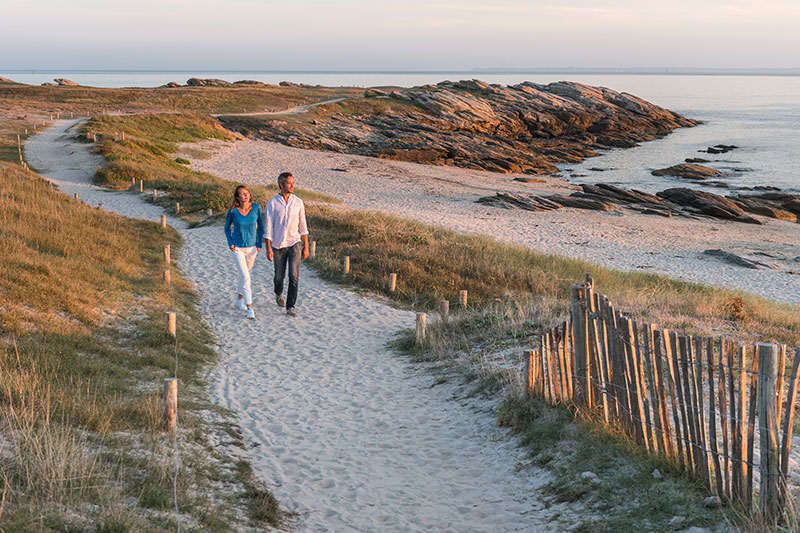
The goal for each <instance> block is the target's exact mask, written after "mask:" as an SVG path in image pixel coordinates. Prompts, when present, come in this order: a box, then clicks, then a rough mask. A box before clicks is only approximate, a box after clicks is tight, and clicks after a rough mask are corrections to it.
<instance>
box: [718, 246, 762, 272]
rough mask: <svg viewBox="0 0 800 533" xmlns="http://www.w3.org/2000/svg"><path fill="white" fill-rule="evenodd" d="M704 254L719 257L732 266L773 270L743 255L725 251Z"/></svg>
mask: <svg viewBox="0 0 800 533" xmlns="http://www.w3.org/2000/svg"><path fill="white" fill-rule="evenodd" d="M703 253H704V254H705V255H710V256H712V257H719V258H720V259H722V260H723V261H726V262H728V263H731V264H732V265H737V266H742V267H745V268H753V269H764V268H772V267H770V265H768V264H766V263H762V262H761V261H756V260H754V259H747V258H745V257H742V256H741V255H736V254H734V253H731V252H726V251H725V250H720V249H711V250H704V251H703Z"/></svg>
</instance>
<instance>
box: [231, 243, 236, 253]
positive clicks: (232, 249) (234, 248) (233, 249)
mask: <svg viewBox="0 0 800 533" xmlns="http://www.w3.org/2000/svg"><path fill="white" fill-rule="evenodd" d="M235 251H236V246H234V245H233V244H231V252H235Z"/></svg>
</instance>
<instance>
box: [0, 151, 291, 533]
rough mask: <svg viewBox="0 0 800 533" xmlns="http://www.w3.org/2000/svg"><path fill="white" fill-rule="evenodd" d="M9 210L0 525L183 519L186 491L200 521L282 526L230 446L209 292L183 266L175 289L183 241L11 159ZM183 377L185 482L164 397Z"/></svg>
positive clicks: (107, 525) (116, 524)
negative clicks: (175, 324)
mask: <svg viewBox="0 0 800 533" xmlns="http://www.w3.org/2000/svg"><path fill="white" fill-rule="evenodd" d="M0 220H1V221H2V223H1V224H0V247H2V249H3V253H2V254H0V314H1V315H2V324H0V404H2V409H0V412H2V415H0V435H2V438H1V439H0V483H3V485H4V488H3V495H4V497H3V499H2V502H1V503H0V528H2V530H3V531H33V530H35V531H95V530H97V531H164V530H168V529H174V528H175V526H176V520H177V516H176V511H175V507H176V499H175V497H174V493H177V508H178V511H179V513H180V519H181V522H182V526H183V527H184V529H186V530H188V531H209V530H213V531H230V530H237V529H239V528H240V527H243V526H247V525H258V524H267V523H272V524H275V523H277V522H278V521H279V520H280V513H279V512H278V511H277V506H276V504H275V501H274V498H272V497H271V495H270V494H269V493H268V491H266V490H265V489H264V488H263V487H260V486H259V485H258V483H257V482H256V481H255V480H254V479H253V478H252V475H248V471H247V470H246V469H244V468H243V467H242V466H240V465H237V464H236V459H235V457H233V456H232V453H233V451H235V447H236V446H237V445H238V446H242V445H243V443H242V442H241V436H240V435H239V434H238V432H237V431H236V428H235V426H234V425H233V424H231V423H230V422H229V421H227V419H228V418H229V416H230V415H229V414H228V413H226V412H224V411H222V410H221V409H219V408H217V407H215V406H214V405H213V404H211V403H210V402H209V401H208V400H207V399H206V396H205V394H204V392H203V390H204V383H203V381H202V379H201V373H202V370H203V369H204V368H205V367H206V366H207V365H208V364H209V363H211V362H213V360H214V358H215V353H214V351H213V350H212V349H211V347H210V346H211V343H212V340H213V339H212V337H211V333H210V331H209V330H208V329H207V327H206V326H205V325H204V323H203V320H202V317H201V316H200V314H199V312H198V311H197V309H196V307H195V304H196V300H197V296H196V294H195V293H194V292H193V290H192V289H191V287H190V284H189V283H188V282H187V281H186V280H184V279H183V278H182V277H181V276H180V272H179V270H178V269H176V268H175V267H174V266H173V267H172V283H173V285H172V287H166V286H164V285H162V283H161V271H162V268H163V265H162V262H161V245H162V244H163V243H165V242H169V243H171V245H172V246H173V250H176V251H178V250H179V249H180V236H179V235H178V234H177V233H176V232H175V231H174V230H171V229H168V230H162V229H160V227H158V225H157V224H154V223H150V222H144V221H135V220H130V219H126V218H124V217H120V216H117V215H114V214H112V213H108V212H105V211H101V210H98V209H93V208H91V207H89V206H87V205H84V204H82V203H79V202H76V201H73V200H71V199H68V198H67V197H66V196H64V195H62V194H61V193H59V192H58V191H56V190H53V189H51V188H50V186H49V185H48V183H47V182H46V181H45V180H43V179H41V178H38V177H36V176H35V175H33V174H29V173H23V172H21V171H20V170H19V166H18V165H9V164H3V163H0ZM167 310H174V311H176V312H177V314H178V316H179V317H180V324H181V328H180V334H179V336H178V338H177V341H176V339H174V338H172V337H170V336H169V335H167V334H166V333H165V331H164V313H165V311H167ZM175 375H177V377H178V378H179V380H180V383H181V393H180V394H181V400H180V401H181V419H180V423H179V438H178V441H177V442H178V445H179V449H178V452H177V453H179V455H180V472H179V474H178V476H177V478H175V477H174V476H175V453H176V450H175V448H174V444H173V440H172V438H171V437H170V436H169V434H168V431H167V428H166V427H165V424H164V422H163V416H162V407H161V402H160V388H161V383H162V380H163V379H164V378H166V377H172V376H175ZM215 444H216V446H215ZM248 514H249V515H251V516H255V515H258V517H259V518H258V520H252V521H251V520H250V519H248Z"/></svg>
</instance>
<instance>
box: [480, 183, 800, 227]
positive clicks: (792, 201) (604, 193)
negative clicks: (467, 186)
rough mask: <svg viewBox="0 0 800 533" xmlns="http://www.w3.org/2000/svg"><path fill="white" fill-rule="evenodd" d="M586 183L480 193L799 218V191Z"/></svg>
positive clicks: (553, 205) (552, 205)
mask: <svg viewBox="0 0 800 533" xmlns="http://www.w3.org/2000/svg"><path fill="white" fill-rule="evenodd" d="M581 189H582V190H581V191H576V192H573V193H572V194H570V195H568V196H565V195H563V194H553V195H546V196H539V195H535V194H512V193H508V192H498V193H497V194H496V195H495V196H484V197H482V198H479V199H478V202H480V203H483V204H488V205H496V206H499V207H504V208H519V209H525V210H528V211H552V210H554V209H560V208H562V207H574V208H578V209H592V210H598V211H613V210H616V209H620V208H623V207H624V208H627V209H630V210H634V211H637V212H639V213H642V214H645V215H658V216H662V217H672V216H683V217H687V218H717V219H722V220H732V221H735V222H744V223H747V224H759V225H760V224H763V222H762V221H761V220H759V219H758V218H755V217H753V216H751V215H761V216H763V217H768V218H774V219H777V220H785V221H787V222H797V221H798V218H800V194H790V193H781V192H766V193H761V194H748V195H744V194H738V195H730V196H721V195H719V194H714V193H709V192H705V191H700V190H696V189H688V188H685V187H676V188H671V189H666V190H663V191H660V192H658V193H656V194H650V193H646V192H642V191H638V190H636V189H630V190H628V189H623V188H620V187H615V186H614V185H609V184H606V183H597V184H595V185H588V184H584V185H581Z"/></svg>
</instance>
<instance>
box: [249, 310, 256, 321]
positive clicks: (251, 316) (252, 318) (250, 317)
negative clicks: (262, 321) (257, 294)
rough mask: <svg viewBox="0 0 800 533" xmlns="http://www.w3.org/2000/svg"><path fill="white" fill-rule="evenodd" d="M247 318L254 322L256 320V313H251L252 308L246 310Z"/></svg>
mask: <svg viewBox="0 0 800 533" xmlns="http://www.w3.org/2000/svg"><path fill="white" fill-rule="evenodd" d="M247 318H249V319H251V320H254V319H255V318H256V312H255V311H253V308H252V307H248V308H247Z"/></svg>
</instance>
